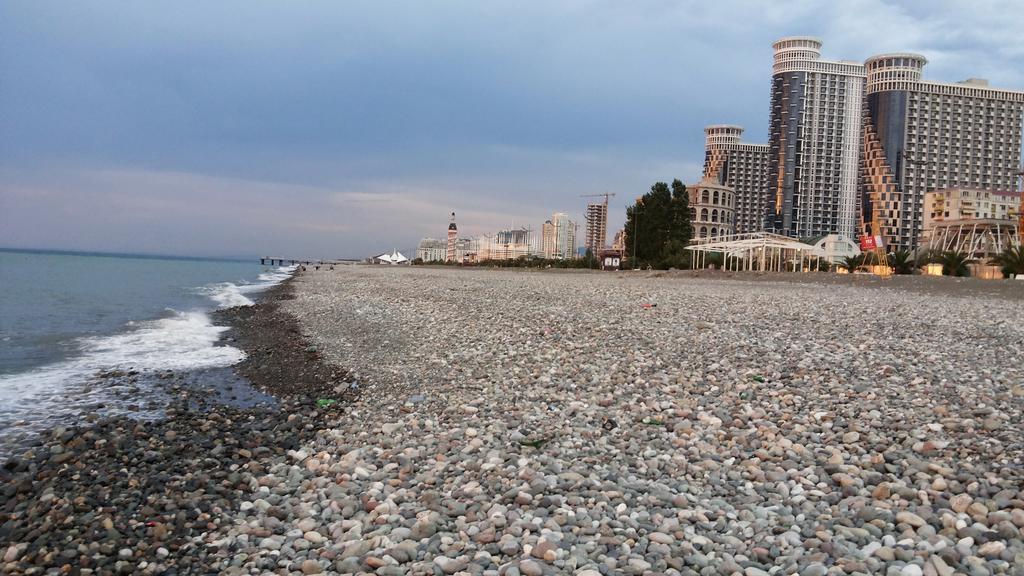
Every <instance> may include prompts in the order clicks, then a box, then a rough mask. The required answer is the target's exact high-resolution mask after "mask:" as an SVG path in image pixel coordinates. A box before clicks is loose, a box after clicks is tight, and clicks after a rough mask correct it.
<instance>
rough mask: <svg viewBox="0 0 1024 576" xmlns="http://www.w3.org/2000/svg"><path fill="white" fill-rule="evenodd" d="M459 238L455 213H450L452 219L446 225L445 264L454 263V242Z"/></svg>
mask: <svg viewBox="0 0 1024 576" xmlns="http://www.w3.org/2000/svg"><path fill="white" fill-rule="evenodd" d="M458 237H459V227H458V226H456V225H455V212H452V219H451V221H450V222H449V223H448V250H447V253H446V254H445V261H446V262H454V261H455V240H457V239H458Z"/></svg>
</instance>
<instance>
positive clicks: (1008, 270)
mask: <svg viewBox="0 0 1024 576" xmlns="http://www.w3.org/2000/svg"><path fill="white" fill-rule="evenodd" d="M992 263H993V264H995V265H996V266H1002V267H1003V276H1005V277H1007V278H1009V277H1010V275H1011V274H1016V275H1021V274H1024V245H1021V246H1017V247H1013V246H1011V247H1009V248H1007V249H1006V250H1003V251H1002V252H1000V253H999V254H998V255H997V256H996V257H995V258H993V259H992Z"/></svg>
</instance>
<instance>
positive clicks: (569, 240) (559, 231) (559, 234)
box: [541, 212, 576, 260]
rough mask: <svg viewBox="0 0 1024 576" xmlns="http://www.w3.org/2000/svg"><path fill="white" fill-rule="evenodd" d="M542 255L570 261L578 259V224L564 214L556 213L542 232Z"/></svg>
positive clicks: (545, 224) (546, 223)
mask: <svg viewBox="0 0 1024 576" xmlns="http://www.w3.org/2000/svg"><path fill="white" fill-rule="evenodd" d="M541 254H542V255H543V256H544V257H545V258H557V259H560V260H569V259H572V258H575V257H576V223H575V222H573V221H572V220H569V216H568V215H567V214H564V213H562V212H555V213H554V214H552V215H551V219H550V220H548V221H547V222H545V223H544V226H543V228H542V232H541Z"/></svg>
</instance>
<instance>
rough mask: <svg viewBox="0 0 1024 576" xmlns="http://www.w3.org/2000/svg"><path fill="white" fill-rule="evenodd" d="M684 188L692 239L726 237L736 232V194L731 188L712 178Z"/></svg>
mask: <svg viewBox="0 0 1024 576" xmlns="http://www.w3.org/2000/svg"><path fill="white" fill-rule="evenodd" d="M686 188H687V191H688V192H689V194H690V222H691V223H692V224H693V238H694V239H696V240H699V239H704V238H720V237H728V236H732V235H733V234H734V233H735V232H736V192H735V191H733V189H732V188H730V187H728V186H725V185H723V184H719V183H718V182H717V181H716V180H715V179H712V178H704V179H703V180H701V181H700V183H699V184H694V185H692V186H687V187H686Z"/></svg>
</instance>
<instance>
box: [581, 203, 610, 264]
mask: <svg viewBox="0 0 1024 576" xmlns="http://www.w3.org/2000/svg"><path fill="white" fill-rule="evenodd" d="M585 216H586V220H587V238H586V244H585V246H586V248H587V250H590V251H592V252H593V253H594V254H595V255H596V254H597V253H598V252H600V251H601V250H604V246H605V242H607V241H608V202H607V200H606V201H605V202H604V203H601V204H587V212H586V215H585Z"/></svg>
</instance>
